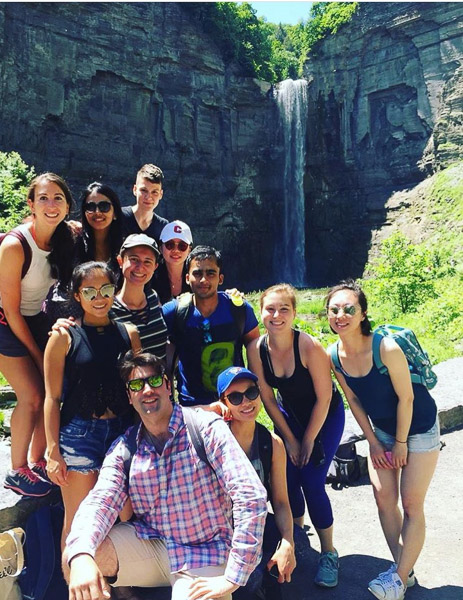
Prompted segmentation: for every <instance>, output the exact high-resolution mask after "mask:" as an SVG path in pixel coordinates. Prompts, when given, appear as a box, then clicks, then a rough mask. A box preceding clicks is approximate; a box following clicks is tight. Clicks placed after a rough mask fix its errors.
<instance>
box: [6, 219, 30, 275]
mask: <svg viewBox="0 0 463 600" xmlns="http://www.w3.org/2000/svg"><path fill="white" fill-rule="evenodd" d="M7 235H12V236H13V237H15V238H16V239H17V240H19V241H20V242H21V246H22V249H23V252H24V262H23V266H22V269H21V279H24V277H25V276H26V274H27V272H28V271H29V267H30V266H31V262H32V248H31V247H30V246H29V242H28V241H27V239H26V236H25V235H24V233H23V232H22V231H20V230H19V229H12V230H11V231H8V232H7V233H2V234H0V244H1V243H2V242H3V240H4V239H5V238H6V236H7Z"/></svg>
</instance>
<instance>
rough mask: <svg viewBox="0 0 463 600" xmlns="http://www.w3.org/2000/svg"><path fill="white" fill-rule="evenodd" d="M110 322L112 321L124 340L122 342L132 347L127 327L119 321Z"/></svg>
mask: <svg viewBox="0 0 463 600" xmlns="http://www.w3.org/2000/svg"><path fill="white" fill-rule="evenodd" d="M111 322H112V323H113V325H115V326H116V328H117V330H118V332H119V335H120V336H121V338H122V339H123V340H124V342H125V343H126V344H127V348H129V349H130V348H132V342H131V340H130V335H129V332H128V331H127V327H126V326H125V323H120V322H119V321H114V320H111Z"/></svg>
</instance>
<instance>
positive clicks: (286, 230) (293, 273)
mask: <svg viewBox="0 0 463 600" xmlns="http://www.w3.org/2000/svg"><path fill="white" fill-rule="evenodd" d="M307 87H308V84H307V81H306V80H305V79H298V80H297V81H293V80H292V79H286V80H285V81H282V82H280V83H279V84H278V85H277V86H276V89H275V98H276V101H277V104H278V108H279V111H280V122H281V125H282V128H283V135H284V148H285V170H284V182H283V190H284V198H283V201H284V208H283V223H282V230H281V231H280V233H281V235H280V236H279V238H277V240H278V242H277V245H276V248H275V251H276V254H275V267H276V271H277V274H278V279H279V280H280V281H286V282H288V283H292V284H293V285H295V286H298V287H303V286H304V285H306V264H305V206H304V204H305V201H304V185H303V183H304V168H305V137H306V124H307V102H308V94H307Z"/></svg>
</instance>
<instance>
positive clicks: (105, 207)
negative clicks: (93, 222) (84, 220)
mask: <svg viewBox="0 0 463 600" xmlns="http://www.w3.org/2000/svg"><path fill="white" fill-rule="evenodd" d="M112 207H113V205H112V204H111V202H109V200H102V201H101V202H86V203H85V204H84V210H85V212H92V213H93V212H97V211H100V212H101V213H108V212H109V211H110V210H111V208H112Z"/></svg>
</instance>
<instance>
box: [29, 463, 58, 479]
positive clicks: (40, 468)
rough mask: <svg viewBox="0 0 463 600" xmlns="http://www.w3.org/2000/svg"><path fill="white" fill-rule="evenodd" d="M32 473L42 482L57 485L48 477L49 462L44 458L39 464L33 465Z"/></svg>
mask: <svg viewBox="0 0 463 600" xmlns="http://www.w3.org/2000/svg"><path fill="white" fill-rule="evenodd" d="M30 467H31V471H32V472H33V473H35V474H36V475H37V477H38V478H39V479H41V480H42V481H46V482H47V483H49V484H50V485H55V484H54V483H53V481H52V480H51V479H50V478H49V477H48V473H47V461H46V460H45V459H44V458H42V460H39V462H36V463H32V464H31V466H30Z"/></svg>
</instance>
